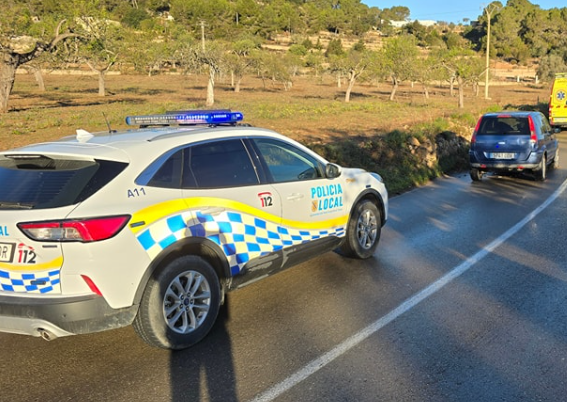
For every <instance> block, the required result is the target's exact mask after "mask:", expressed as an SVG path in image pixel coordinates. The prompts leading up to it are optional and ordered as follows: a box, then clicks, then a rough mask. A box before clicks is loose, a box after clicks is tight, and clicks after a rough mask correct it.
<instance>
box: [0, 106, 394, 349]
mask: <svg viewBox="0 0 567 402" xmlns="http://www.w3.org/2000/svg"><path fill="white" fill-rule="evenodd" d="M240 120H242V114H241V113H239V112H231V111H230V110H216V111H184V112H168V113H167V114H164V115H150V116H130V117H128V118H127V119H126V121H127V123H128V124H131V125H135V126H140V127H139V128H138V127H136V128H135V129H131V130H125V131H121V132H114V131H109V132H107V133H97V134H91V133H89V132H86V131H84V130H77V135H76V136H73V137H69V138H63V139H61V140H60V141H57V142H50V143H42V144H34V145H29V146H25V147H22V148H18V149H14V150H8V151H2V152H0V188H1V189H2V190H1V191H0V331H1V332H9V333H19V334H27V335H33V336H41V337H43V338H44V339H48V340H49V339H54V338H57V337H61V336H67V335H74V334H84V333H91V332H97V331H103V330H108V329H112V328H118V327H123V326H126V325H130V324H133V326H134V328H135V330H136V332H137V333H138V334H139V335H140V337H141V338H142V339H143V340H144V341H146V342H147V343H149V344H150V345H153V346H157V347H162V348H170V349H182V348H186V347H189V346H191V345H193V344H194V343H196V342H198V341H199V340H201V339H202V338H203V337H204V336H205V335H206V334H207V333H208V332H209V330H210V329H211V327H212V325H213V324H214V322H215V319H216V317H217V313H218V311H219V306H220V305H221V304H222V301H223V296H224V294H225V293H226V292H228V291H231V290H234V289H237V288H239V287H242V286H244V285H246V284H248V283H251V282H254V281H256V280H258V279H260V278H263V277H266V276H268V275H270V274H272V273H275V272H277V271H279V270H281V269H284V268H287V267H290V266H293V265H296V264H298V263H300V262H303V261H305V260H307V259H308V258H311V257H313V256H316V255H319V254H321V253H323V252H326V251H329V250H333V249H339V250H340V251H341V252H342V254H344V255H347V256H351V257H356V258H368V257H370V256H371V255H372V254H373V253H374V251H375V249H376V246H377V244H378V240H379V238H380V231H381V227H382V226H383V225H384V224H385V222H386V220H387V217H388V194H387V191H386V188H385V186H384V183H383V182H382V179H381V177H380V176H379V175H378V174H376V173H368V172H366V171H364V170H361V169H347V168H341V167H339V166H337V165H335V164H333V163H329V162H327V161H325V160H324V159H322V158H321V157H320V156H318V155H317V154H315V153H313V152H312V151H310V150H309V149H307V148H306V147H304V146H302V145H300V144H298V143H296V142H294V141H292V140H290V139H289V138H286V137H285V136H283V135H280V134H278V133H275V132H273V131H270V130H266V129H259V128H252V127H248V126H241V125H238V124H237V122H238V121H240Z"/></svg>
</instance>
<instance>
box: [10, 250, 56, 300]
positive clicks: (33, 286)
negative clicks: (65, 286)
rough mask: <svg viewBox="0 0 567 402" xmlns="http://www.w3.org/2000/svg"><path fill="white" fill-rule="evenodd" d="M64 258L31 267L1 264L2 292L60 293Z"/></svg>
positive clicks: (31, 265)
mask: <svg viewBox="0 0 567 402" xmlns="http://www.w3.org/2000/svg"><path fill="white" fill-rule="evenodd" d="M62 264H63V257H62V256H59V257H57V258H55V259H53V260H50V261H47V262H44V263H39V264H29V265H17V264H8V263H0V290H1V291H5V292H15V293H40V294H44V293H60V292H61V265H62Z"/></svg>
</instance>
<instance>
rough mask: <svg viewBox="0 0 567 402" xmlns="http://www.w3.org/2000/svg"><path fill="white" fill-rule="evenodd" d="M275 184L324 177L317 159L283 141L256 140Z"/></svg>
mask: <svg viewBox="0 0 567 402" xmlns="http://www.w3.org/2000/svg"><path fill="white" fill-rule="evenodd" d="M254 142H255V143H256V146H257V147H258V149H259V151H260V152H261V154H262V157H263V159H264V162H265V163H266V165H267V167H268V169H269V171H270V173H271V175H272V178H273V180H274V182H286V181H301V180H310V179H317V178H321V177H323V173H322V169H321V167H320V166H319V163H318V162H317V160H316V159H314V158H313V157H311V156H310V155H308V154H307V153H305V152H303V151H302V150H300V149H298V148H296V147H294V146H293V145H291V144H288V143H286V142H283V141H278V140H273V139H267V138H257V139H255V140H254Z"/></svg>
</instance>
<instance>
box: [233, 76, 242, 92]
mask: <svg viewBox="0 0 567 402" xmlns="http://www.w3.org/2000/svg"><path fill="white" fill-rule="evenodd" d="M240 81H242V77H241V76H238V77H236V80H235V81H234V92H240Z"/></svg>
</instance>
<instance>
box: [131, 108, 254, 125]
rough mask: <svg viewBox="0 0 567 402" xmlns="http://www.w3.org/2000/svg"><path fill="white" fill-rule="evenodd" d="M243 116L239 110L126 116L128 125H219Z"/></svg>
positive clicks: (233, 122)
mask: <svg viewBox="0 0 567 402" xmlns="http://www.w3.org/2000/svg"><path fill="white" fill-rule="evenodd" d="M243 118H244V115H243V114H242V113H241V112H232V111H230V110H224V109H223V110H184V111H178V112H177V111H176V112H166V114H154V115H144V116H127V117H126V124H128V125H129V126H140V127H148V126H170V125H196V124H206V125H213V126H215V125H219V124H236V123H237V122H239V121H241V120H242V119H243Z"/></svg>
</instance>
